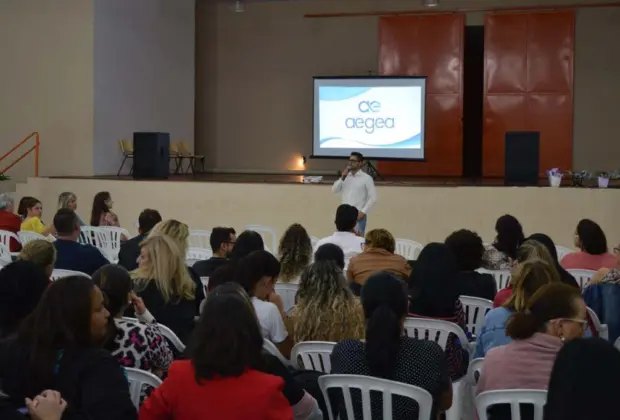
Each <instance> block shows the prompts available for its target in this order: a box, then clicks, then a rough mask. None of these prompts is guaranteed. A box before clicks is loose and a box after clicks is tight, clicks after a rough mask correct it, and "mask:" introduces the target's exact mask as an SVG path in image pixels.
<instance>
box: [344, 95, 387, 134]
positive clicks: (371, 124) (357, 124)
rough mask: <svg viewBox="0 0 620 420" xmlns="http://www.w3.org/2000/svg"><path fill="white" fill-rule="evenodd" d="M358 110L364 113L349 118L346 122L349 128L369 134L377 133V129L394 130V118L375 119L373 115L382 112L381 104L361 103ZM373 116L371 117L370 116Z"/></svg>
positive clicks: (376, 102) (373, 102) (375, 102)
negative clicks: (362, 130)
mask: <svg viewBox="0 0 620 420" xmlns="http://www.w3.org/2000/svg"><path fill="white" fill-rule="evenodd" d="M357 109H358V110H359V112H361V113H362V116H359V117H349V118H347V119H346V120H345V121H344V124H345V125H346V127H347V128H350V129H353V128H356V129H361V128H363V129H364V131H365V132H366V133H368V134H372V133H374V132H375V129H381V128H394V118H381V117H373V116H372V114H376V113H378V112H381V102H379V101H361V102H360V103H358V104H357ZM369 114H371V115H369Z"/></svg>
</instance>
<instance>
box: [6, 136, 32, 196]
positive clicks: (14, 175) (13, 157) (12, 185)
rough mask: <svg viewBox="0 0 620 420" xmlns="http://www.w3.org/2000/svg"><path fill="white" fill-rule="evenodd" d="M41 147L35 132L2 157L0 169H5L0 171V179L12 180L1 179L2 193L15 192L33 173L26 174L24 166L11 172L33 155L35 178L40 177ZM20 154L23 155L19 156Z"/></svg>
mask: <svg viewBox="0 0 620 420" xmlns="http://www.w3.org/2000/svg"><path fill="white" fill-rule="evenodd" d="M33 143H34V144H33ZM29 146H30V147H29ZM39 147H40V142H39V133H38V132H36V131H35V132H33V133H30V134H29V135H27V136H26V137H24V139H22V141H20V142H19V143H17V144H16V145H15V146H13V147H12V148H11V150H9V151H8V152H6V153H5V154H3V155H2V156H0V168H3V169H0V178H4V177H9V178H10V179H0V193H4V192H15V189H16V185H17V184H18V183H19V182H24V181H26V178H27V177H28V174H31V172H30V171H28V172H26V171H25V168H24V167H23V165H20V166H18V167H17V168H19V169H21V170H20V171H15V170H13V171H9V170H10V169H16V168H15V165H17V164H18V163H19V162H21V161H22V160H24V159H25V158H27V157H29V156H31V155H32V156H33V157H34V176H35V177H38V176H39ZM24 150H25V151H24ZM18 153H21V154H20V155H19V156H17V154H18ZM4 165H6V166H4Z"/></svg>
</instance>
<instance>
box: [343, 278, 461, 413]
mask: <svg viewBox="0 0 620 420" xmlns="http://www.w3.org/2000/svg"><path fill="white" fill-rule="evenodd" d="M361 300H362V306H363V308H364V316H365V318H366V341H365V342H363V341H359V340H345V341H341V342H340V343H338V344H337V345H336V347H334V350H333V352H332V356H331V361H332V371H331V373H333V374H350V375H365V376H374V377H378V378H384V379H389V380H393V381H398V382H403V383H406V384H410V385H415V386H419V387H421V388H424V389H426V390H427V391H428V392H430V393H431V395H432V396H433V401H434V412H435V413H437V412H438V411H443V410H447V409H448V408H450V406H451V405H452V384H451V381H450V377H449V375H448V368H447V364H446V357H445V354H444V352H443V350H442V349H441V347H439V345H437V344H436V343H435V342H433V341H430V340H418V339H416V338H411V337H407V336H405V335H404V334H403V323H404V321H405V318H406V317H407V312H408V306H409V304H408V297H407V290H406V285H405V283H404V282H403V281H401V280H399V279H397V278H396V277H394V276H393V275H391V274H389V273H386V272H380V273H376V274H374V275H372V276H371V277H370V278H369V279H368V280H367V281H366V283H364V286H363V287H362V294H361ZM353 397H354V398H353V405H354V410H355V411H356V413H360V414H361V409H362V402H361V397H360V395H359V394H356V393H353ZM393 404H394V406H393V419H395V420H399V419H409V418H417V416H418V408H417V405H416V404H415V403H413V402H412V401H411V400H410V399H408V398H401V397H394V402H393ZM371 405H372V407H371V408H372V418H373V419H381V418H382V406H381V404H380V403H379V401H378V400H375V399H374V398H372V401H371ZM341 411H342V410H341Z"/></svg>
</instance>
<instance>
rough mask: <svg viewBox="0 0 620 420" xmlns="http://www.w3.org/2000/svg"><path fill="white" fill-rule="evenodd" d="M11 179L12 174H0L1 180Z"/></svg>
mask: <svg viewBox="0 0 620 420" xmlns="http://www.w3.org/2000/svg"><path fill="white" fill-rule="evenodd" d="M10 179H11V177H10V176H7V175H5V174H0V181H9V180H10Z"/></svg>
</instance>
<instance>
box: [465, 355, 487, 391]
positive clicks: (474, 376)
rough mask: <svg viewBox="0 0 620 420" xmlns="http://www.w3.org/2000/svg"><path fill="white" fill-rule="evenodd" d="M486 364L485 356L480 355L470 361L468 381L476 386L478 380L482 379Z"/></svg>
mask: <svg viewBox="0 0 620 420" xmlns="http://www.w3.org/2000/svg"><path fill="white" fill-rule="evenodd" d="M483 364H484V358H483V357H479V358H477V359H474V360H472V361H471V362H469V367H468V368H467V375H466V380H467V382H468V383H469V384H470V385H472V386H473V387H474V389H475V388H476V385H477V384H478V380H479V379H480V374H481V373H482V365H483Z"/></svg>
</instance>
